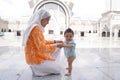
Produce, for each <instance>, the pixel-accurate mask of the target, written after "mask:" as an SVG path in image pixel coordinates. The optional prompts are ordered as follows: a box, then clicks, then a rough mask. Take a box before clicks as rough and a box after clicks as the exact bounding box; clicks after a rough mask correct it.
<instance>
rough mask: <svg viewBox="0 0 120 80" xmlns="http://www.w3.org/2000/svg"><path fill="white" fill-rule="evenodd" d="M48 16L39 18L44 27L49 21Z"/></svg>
mask: <svg viewBox="0 0 120 80" xmlns="http://www.w3.org/2000/svg"><path fill="white" fill-rule="evenodd" d="M49 20H50V17H48V18H45V19H42V20H41V25H42V26H43V27H45V26H46V25H47V24H48V23H49Z"/></svg>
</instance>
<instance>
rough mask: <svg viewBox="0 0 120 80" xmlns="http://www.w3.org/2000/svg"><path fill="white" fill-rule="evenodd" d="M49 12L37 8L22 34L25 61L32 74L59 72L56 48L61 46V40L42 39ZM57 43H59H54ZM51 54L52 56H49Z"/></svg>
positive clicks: (41, 74)
mask: <svg viewBox="0 0 120 80" xmlns="http://www.w3.org/2000/svg"><path fill="white" fill-rule="evenodd" d="M49 19H50V14H49V13H48V12H47V11H45V10H43V9H39V10H38V11H36V12H35V13H34V14H33V16H32V17H31V18H30V21H29V23H28V27H27V29H26V31H25V33H24V36H23V46H25V57H26V62H27V63H28V64H29V65H30V67H31V69H32V72H33V76H45V75H48V74H52V73H53V74H57V73H61V71H62V67H61V66H60V65H59V64H58V62H56V61H55V60H56V59H57V56H58V55H59V54H58V53H56V52H55V51H56V48H61V47H62V41H47V40H45V39H44V35H43V32H44V28H45V26H46V25H47V24H48V23H49ZM54 43H59V44H54ZM51 54H52V57H51Z"/></svg>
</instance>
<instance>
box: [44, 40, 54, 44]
mask: <svg viewBox="0 0 120 80" xmlns="http://www.w3.org/2000/svg"><path fill="white" fill-rule="evenodd" d="M45 42H46V44H54V41H52V40H45Z"/></svg>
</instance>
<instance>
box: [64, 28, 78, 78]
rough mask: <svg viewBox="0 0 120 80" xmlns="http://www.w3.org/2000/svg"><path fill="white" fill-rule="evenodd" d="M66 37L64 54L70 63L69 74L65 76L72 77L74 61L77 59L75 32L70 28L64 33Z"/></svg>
mask: <svg viewBox="0 0 120 80" xmlns="http://www.w3.org/2000/svg"><path fill="white" fill-rule="evenodd" d="M64 37H65V42H64V45H63V47H64V53H65V56H66V58H67V61H68V68H67V69H68V73H67V74H65V75H66V76H70V75H71V71H72V63H73V61H74V59H75V58H76V54H75V46H76V44H75V42H74V40H73V37H74V32H73V30H72V29H70V28H68V29H66V30H65V32H64Z"/></svg>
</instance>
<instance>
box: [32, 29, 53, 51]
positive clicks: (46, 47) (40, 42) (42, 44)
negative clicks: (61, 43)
mask: <svg viewBox="0 0 120 80" xmlns="http://www.w3.org/2000/svg"><path fill="white" fill-rule="evenodd" d="M31 37H32V38H33V43H34V45H35V47H36V48H37V50H38V51H40V53H53V52H54V51H55V46H54V45H52V44H47V43H46V40H45V39H44V36H43V33H42V31H41V30H40V28H39V27H34V29H33V30H32V32H31Z"/></svg>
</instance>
